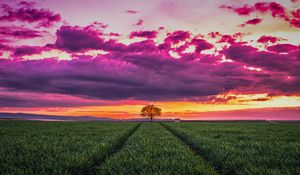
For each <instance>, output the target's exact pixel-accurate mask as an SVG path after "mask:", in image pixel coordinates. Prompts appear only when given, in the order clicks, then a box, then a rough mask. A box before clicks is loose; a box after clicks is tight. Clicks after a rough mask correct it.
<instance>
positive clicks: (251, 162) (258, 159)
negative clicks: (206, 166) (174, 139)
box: [164, 122, 300, 175]
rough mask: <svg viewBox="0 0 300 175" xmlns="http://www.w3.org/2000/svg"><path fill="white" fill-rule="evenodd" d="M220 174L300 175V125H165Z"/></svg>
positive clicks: (261, 123)
mask: <svg viewBox="0 0 300 175" xmlns="http://www.w3.org/2000/svg"><path fill="white" fill-rule="evenodd" d="M164 125H165V126H166V127H167V128H169V130H171V132H173V133H174V134H175V135H177V136H178V137H179V138H181V139H182V140H183V141H184V142H185V143H187V144H188V145H189V146H191V147H193V149H194V150H197V152H199V153H200V154H201V155H203V156H204V157H205V159H206V160H208V161H209V162H210V163H211V164H212V165H213V166H214V167H215V168H216V169H217V170H218V172H219V173H220V174H249V175H250V174H270V175H271V174H272V175H281V174H282V175H283V174H284V175H289V174H290V175H293V174H300V135H299V131H300V125H299V124H283V123H280V124H270V123H263V122H256V123H255V122H254V123H250V122H247V123H243V122H240V123H239V122H234V123H229V122H223V123H222V122H220V123H217V122H211V123H204V122H199V123H197V122H194V123H164Z"/></svg>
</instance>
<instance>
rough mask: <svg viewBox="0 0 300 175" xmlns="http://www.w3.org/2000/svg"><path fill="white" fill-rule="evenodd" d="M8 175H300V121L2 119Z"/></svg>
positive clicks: (0, 151) (2, 156)
mask: <svg viewBox="0 0 300 175" xmlns="http://www.w3.org/2000/svg"><path fill="white" fill-rule="evenodd" d="M0 174H1V175H2V174H5V175H6V174H20V175H21V174H119V175H123V174H124V175H125V174H128V175H134V174H147V175H152V174H161V175H164V174H249V175H250V174H270V175H271V174H272V175H273V174H278V175H288V174H291V175H292V174H300V123H266V122H182V123H171V122H164V123H158V122H153V123H149V122H148V123H147V122H146V123H138V122H38V121H5V120H2V121H0Z"/></svg>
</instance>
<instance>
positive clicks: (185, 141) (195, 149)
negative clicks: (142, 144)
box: [160, 123, 222, 174]
mask: <svg viewBox="0 0 300 175" xmlns="http://www.w3.org/2000/svg"><path fill="white" fill-rule="evenodd" d="M160 124H161V125H162V126H163V127H164V128H165V129H166V130H168V131H169V132H170V133H171V134H173V135H174V136H175V137H176V138H177V139H178V140H180V141H181V142H182V143H183V144H185V145H186V146H187V147H188V148H189V149H190V150H191V151H192V152H193V153H194V154H195V155H196V156H198V157H200V158H201V159H202V160H203V161H204V162H205V163H206V164H207V166H210V167H211V168H212V169H213V170H214V172H215V174H222V173H220V171H219V170H218V168H217V167H215V166H213V165H212V164H211V163H210V161H209V160H208V159H207V158H206V157H205V156H204V155H203V151H202V150H200V149H199V148H198V147H196V146H195V145H194V144H193V143H191V142H190V141H189V140H188V139H186V138H185V137H184V136H183V135H181V134H179V133H178V132H177V131H176V130H175V129H173V128H171V127H169V126H167V125H166V124H163V123H160Z"/></svg>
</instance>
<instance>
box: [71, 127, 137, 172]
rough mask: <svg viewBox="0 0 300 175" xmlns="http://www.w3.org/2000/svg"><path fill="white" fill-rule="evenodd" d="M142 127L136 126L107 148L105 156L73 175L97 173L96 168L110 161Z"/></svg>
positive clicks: (95, 159)
mask: <svg viewBox="0 0 300 175" xmlns="http://www.w3.org/2000/svg"><path fill="white" fill-rule="evenodd" d="M141 125H142V123H139V124H136V125H135V126H134V127H133V128H131V129H130V130H129V131H128V132H126V133H125V134H124V135H122V136H121V137H120V138H119V139H118V140H117V142H116V143H114V144H113V145H111V146H110V147H108V148H107V150H106V152H105V154H104V155H100V156H99V157H96V158H94V159H93V160H91V161H92V164H89V165H87V166H83V167H81V168H80V169H78V170H75V171H73V174H75V175H83V174H84V175H94V174H96V173H95V168H96V167H99V166H101V165H102V164H103V163H104V162H105V161H106V159H108V158H109V157H111V156H113V155H114V154H116V153H117V152H119V151H120V150H121V149H122V148H123V146H124V144H125V142H126V141H127V140H128V138H129V137H131V135H132V134H133V133H135V132H136V131H137V130H138V128H139V127H140V126H141Z"/></svg>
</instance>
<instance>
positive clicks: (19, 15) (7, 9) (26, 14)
mask: <svg viewBox="0 0 300 175" xmlns="http://www.w3.org/2000/svg"><path fill="white" fill-rule="evenodd" d="M21 4H22V5H24V2H23V3H22V2H21ZM1 8H2V15H1V16H0V21H9V22H13V21H20V22H26V23H37V24H38V26H39V27H50V26H52V25H53V24H55V23H57V22H59V21H61V17H60V15H59V14H55V13H53V12H51V11H49V10H47V9H36V8H33V4H32V5H30V4H28V3H27V4H26V5H24V6H23V7H20V8H13V7H11V6H9V5H6V4H3V5H2V7H1Z"/></svg>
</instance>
